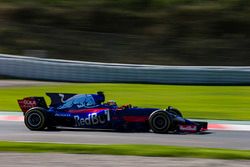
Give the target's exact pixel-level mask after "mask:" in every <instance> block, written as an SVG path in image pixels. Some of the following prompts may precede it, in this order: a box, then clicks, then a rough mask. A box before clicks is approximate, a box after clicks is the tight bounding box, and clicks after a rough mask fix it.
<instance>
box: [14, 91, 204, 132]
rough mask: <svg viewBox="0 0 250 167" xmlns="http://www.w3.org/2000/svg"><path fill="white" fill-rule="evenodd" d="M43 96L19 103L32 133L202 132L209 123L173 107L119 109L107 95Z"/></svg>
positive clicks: (56, 94) (128, 107) (100, 93)
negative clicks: (70, 130)
mask: <svg viewBox="0 0 250 167" xmlns="http://www.w3.org/2000/svg"><path fill="white" fill-rule="evenodd" d="M46 94H47V95H48V96H49V97H50V99H51V104H50V106H49V107H47V105H46V102H45V99H44V98H43V97H27V98H24V99H22V100H18V104H19V106H20V108H21V109H22V111H23V113H24V122H25V125H26V127H27V128H29V129H30V130H44V129H50V128H56V127H78V128H92V129H112V130H117V131H150V130H152V131H153V132H155V133H168V132H169V133H175V132H202V131H206V130H207V122H194V121H190V120H187V119H184V118H183V117H182V114H181V112H180V111H178V110H177V109H175V108H173V107H168V108H167V109H164V110H161V109H158V108H139V107H132V105H123V106H121V107H118V106H117V104H116V103H115V102H114V101H108V102H106V103H104V101H105V96H104V94H103V92H97V94H69V93H46Z"/></svg>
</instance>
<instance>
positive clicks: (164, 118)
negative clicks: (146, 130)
mask: <svg viewBox="0 0 250 167" xmlns="http://www.w3.org/2000/svg"><path fill="white" fill-rule="evenodd" d="M172 122H173V121H172V119H171V117H170V116H169V114H168V113H167V112H166V111H162V110H157V111H154V112H153V113H152V114H151V115H150V116H149V126H150V128H151V129H152V131H153V132H154V133H167V132H168V131H169V129H170V127H171V125H172Z"/></svg>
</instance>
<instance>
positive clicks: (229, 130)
mask: <svg viewBox="0 0 250 167" xmlns="http://www.w3.org/2000/svg"><path fill="white" fill-rule="evenodd" d="M208 122H209V127H208V128H209V130H208V132H207V133H204V134H155V133H150V132H149V133H128V132H127V133H119V132H112V131H103V130H102V131H97V130H88V129H84V130H83V129H72V128H71V129H69V128H58V129H57V130H54V131H30V130H29V129H27V128H26V127H25V125H24V122H23V116H22V113H21V112H0V140H2V141H3V140H5V141H26V142H49V143H80V144H158V145H174V146H195V147H210V148H232V149H242V150H249V149H250V143H249V138H250V133H249V131H250V122H248V121H215V120H208Z"/></svg>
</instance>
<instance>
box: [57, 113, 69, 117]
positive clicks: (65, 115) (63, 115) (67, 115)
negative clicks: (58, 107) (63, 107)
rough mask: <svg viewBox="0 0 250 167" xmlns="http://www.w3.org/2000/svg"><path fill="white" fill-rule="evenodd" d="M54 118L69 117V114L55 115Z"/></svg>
mask: <svg viewBox="0 0 250 167" xmlns="http://www.w3.org/2000/svg"><path fill="white" fill-rule="evenodd" d="M55 116H56V117H70V116H71V114H68V113H56V114H55Z"/></svg>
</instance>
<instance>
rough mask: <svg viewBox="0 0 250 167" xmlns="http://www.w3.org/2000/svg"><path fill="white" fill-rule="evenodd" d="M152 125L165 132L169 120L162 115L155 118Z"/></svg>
mask: <svg viewBox="0 0 250 167" xmlns="http://www.w3.org/2000/svg"><path fill="white" fill-rule="evenodd" d="M152 123H153V126H154V128H156V129H158V130H163V129H165V128H166V127H167V126H168V120H167V119H166V118H165V117H163V116H161V115H158V116H155V117H154V118H153V120H152Z"/></svg>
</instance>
